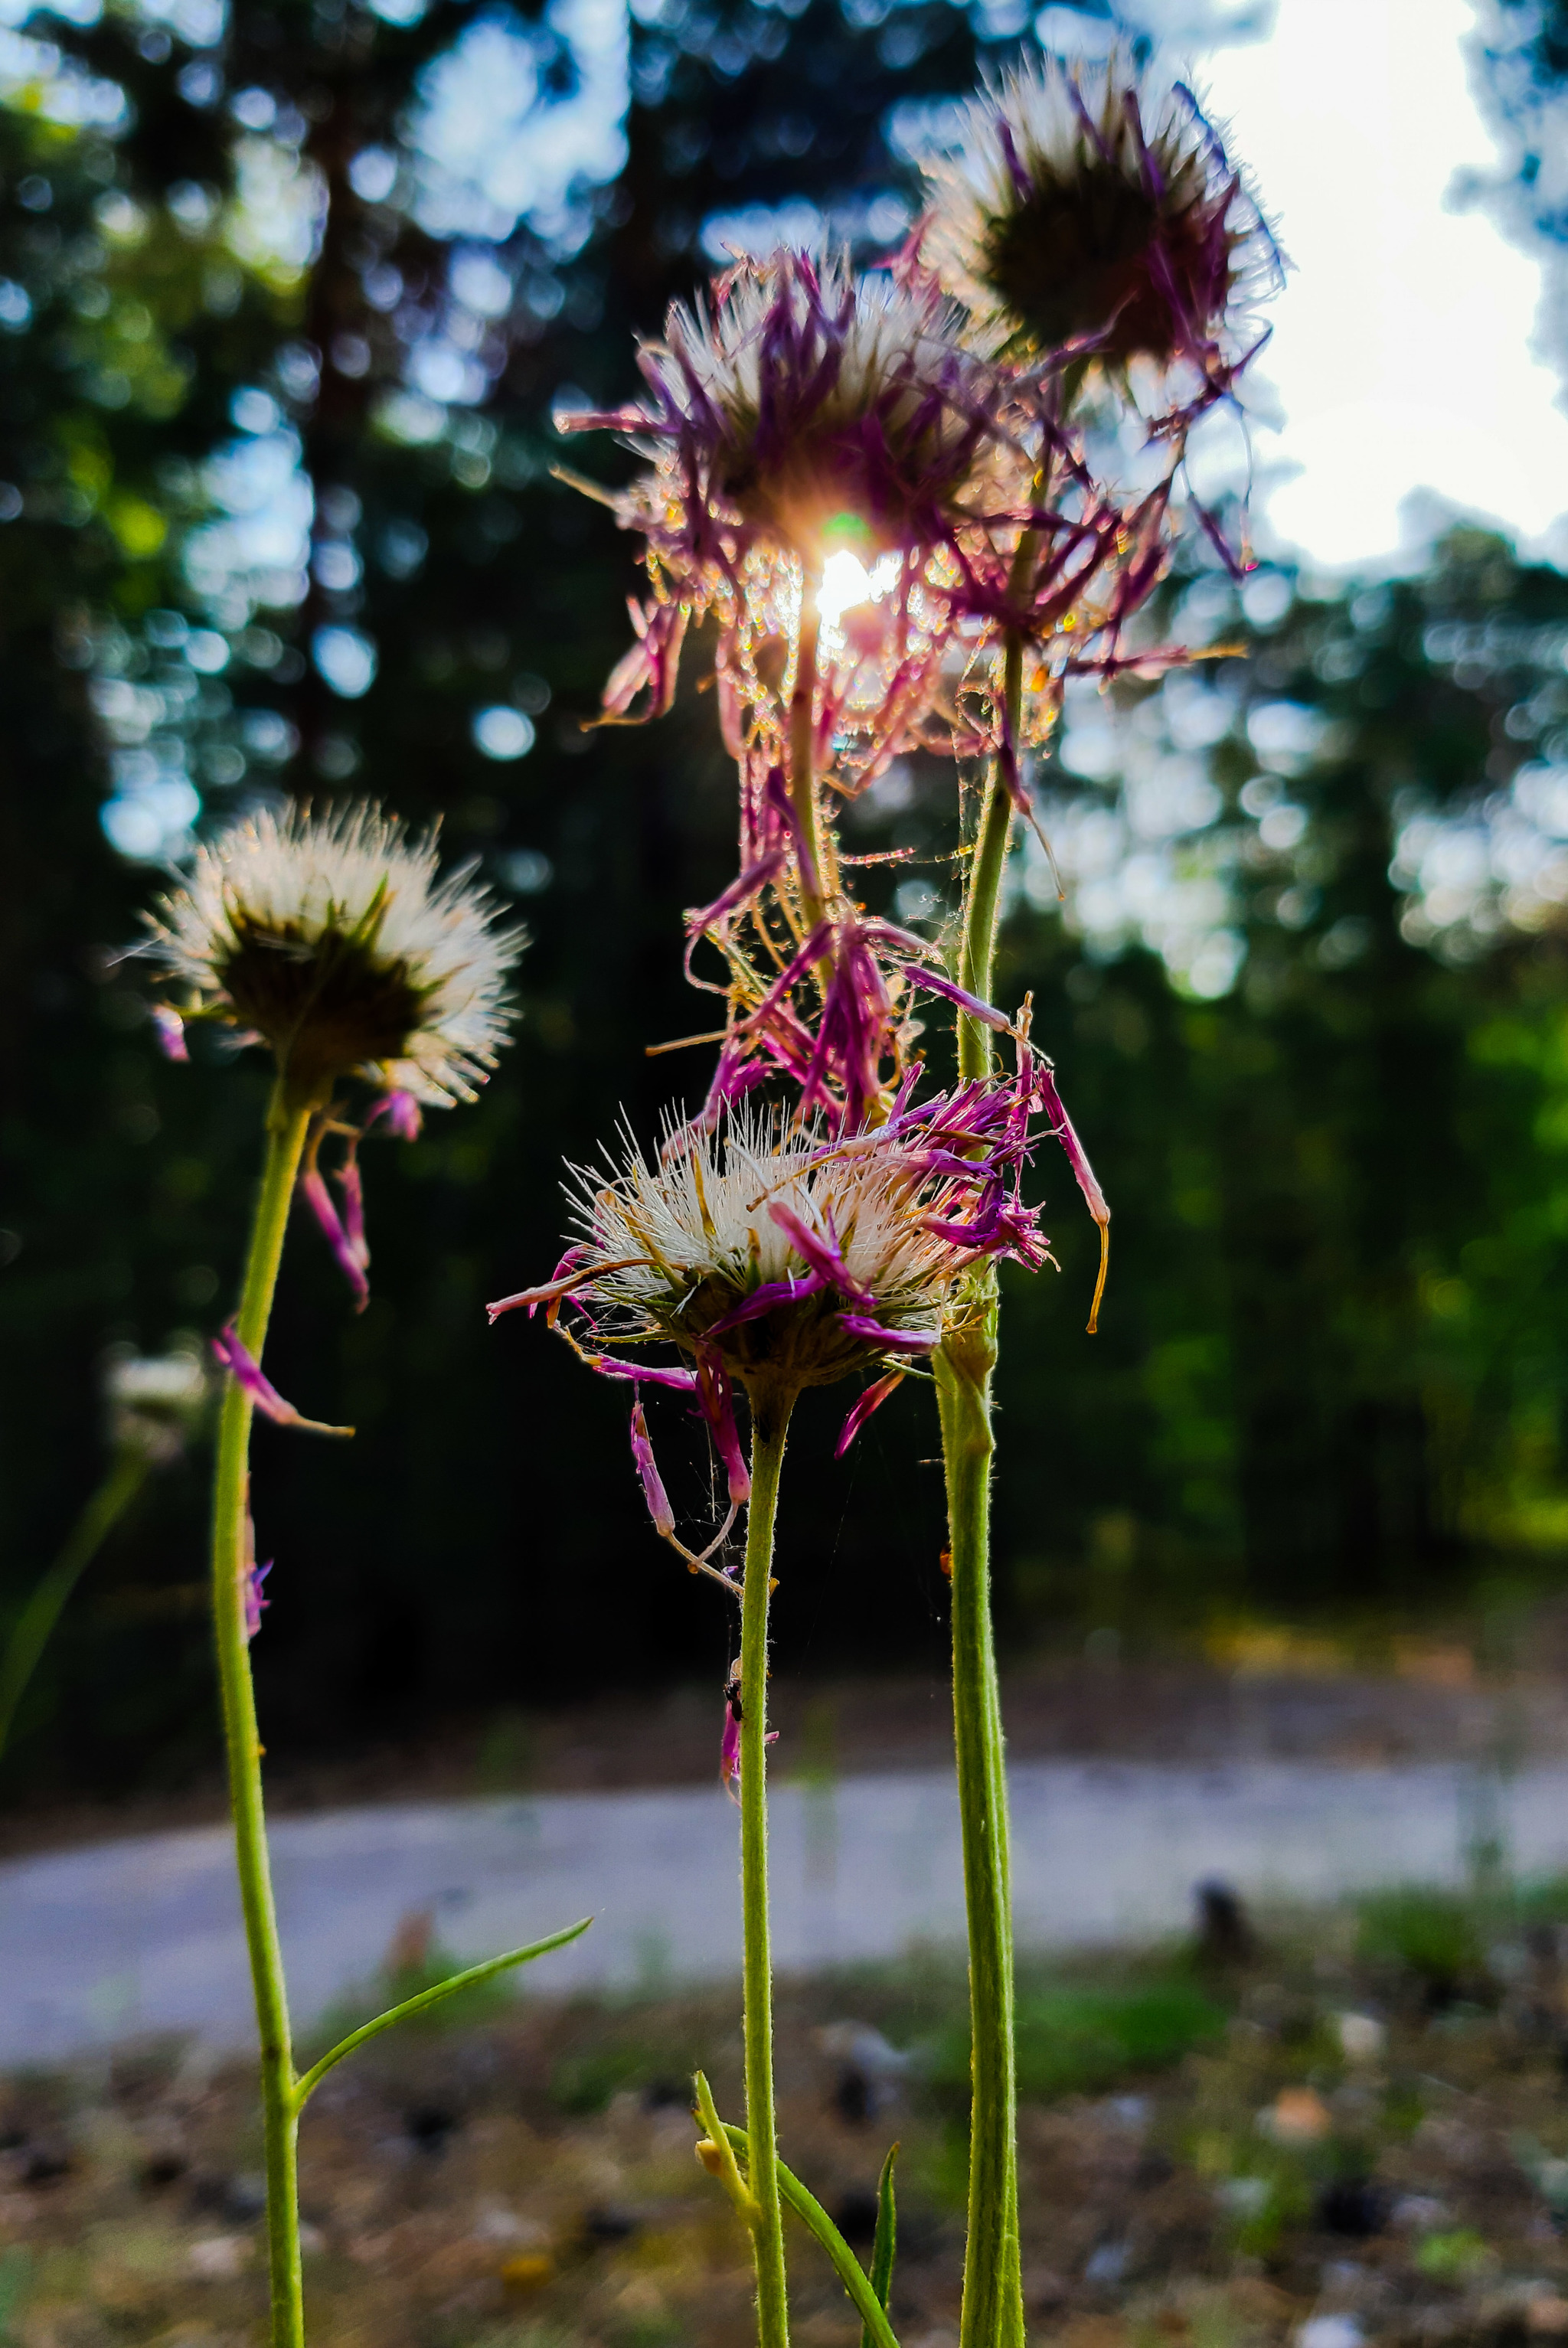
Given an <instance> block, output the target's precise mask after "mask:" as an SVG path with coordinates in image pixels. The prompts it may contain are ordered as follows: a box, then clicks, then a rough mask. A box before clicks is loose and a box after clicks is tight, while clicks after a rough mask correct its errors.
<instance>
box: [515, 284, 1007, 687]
mask: <svg viewBox="0 0 1568 2348" xmlns="http://www.w3.org/2000/svg"><path fill="white" fill-rule="evenodd" d="M955 323H956V321H955V315H954V314H952V313H951V312H950V305H949V304H947V303H946V301H945V300H944V297H943V295H942V294H941V293H939V291H938V290H937V288H936V287H935V285H934V284H930V283H928V284H924V285H921V286H904V285H900V284H898V283H894V281H893V280H892V278H891V277H889V276H887V275H885V274H872V275H869V276H861V277H857V276H855V275H854V274H853V273H851V270H850V269H849V267H848V265H847V263H845V262H843V261H842V260H840V259H830V260H828V261H826V262H824V263H821V264H820V265H819V264H818V263H814V262H812V261H810V260H809V259H808V258H807V257H806V256H805V255H804V254H801V253H797V252H777V253H775V254H774V255H773V256H772V257H771V258H770V259H769V260H768V261H765V262H753V261H747V262H742V263H738V265H737V267H736V268H734V269H733V270H731V271H730V272H729V273H727V275H726V276H724V277H721V278H720V279H718V280H717V283H716V285H715V287H714V291H713V294H712V297H711V300H710V301H707V302H705V301H702V300H701V299H699V300H698V302H697V303H696V304H695V305H694V306H692V307H690V308H687V307H686V306H685V305H684V304H676V305H674V306H673V307H672V308H671V310H670V312H669V314H668V316H667V318H666V320H665V339H664V341H663V342H659V343H647V344H645V345H644V346H643V348H642V351H641V352H640V354H639V364H640V366H641V368H642V372H643V375H644V377H645V382H646V385H647V389H646V391H645V395H644V396H643V398H642V399H641V400H640V401H638V402H636V403H634V404H633V405H632V406H629V407H624V408H616V409H611V410H607V411H603V412H596V413H593V414H589V415H563V416H562V417H560V418H559V419H558V420H559V422H560V425H561V427H562V429H565V430H575V431H581V430H584V429H591V428H609V429H613V430H616V431H620V432H624V433H628V434H630V435H632V436H633V438H634V445H635V446H636V447H637V448H640V449H641V450H643V451H644V453H645V454H646V455H647V456H649V457H650V458H652V468H651V469H650V470H649V471H648V472H647V473H645V475H643V476H642V477H641V479H639V480H637V481H636V482H634V484H633V486H632V487H631V489H628V490H626V491H625V492H624V493H623V494H622V495H621V496H619V497H617V498H615V499H613V502H614V505H615V508H616V510H617V512H618V513H619V516H620V519H621V520H622V522H623V524H624V527H626V528H627V529H630V530H635V531H637V532H639V533H640V534H641V535H642V536H643V537H644V538H645V541H646V555H647V564H648V570H649V573H650V577H651V580H652V582H653V585H654V589H655V596H654V601H653V602H652V603H651V604H650V605H649V606H647V607H646V608H645V609H644V608H640V607H634V614H633V616H634V623H635V624H636V628H637V633H638V642H637V644H635V645H634V647H633V649H632V651H631V652H630V653H629V654H627V656H626V658H625V660H624V662H623V663H622V664H621V666H620V668H619V669H618V670H617V671H616V673H615V675H614V677H613V678H612V679H611V681H610V685H609V686H608V687H607V689H606V693H605V702H606V705H607V707H609V708H610V709H611V710H612V711H613V712H620V711H624V710H625V709H627V708H629V707H630V706H631V705H632V703H633V702H634V700H635V698H636V696H637V695H638V694H639V693H641V692H642V691H644V690H645V689H647V691H648V693H649V698H650V705H651V706H652V707H653V708H654V709H655V710H656V709H661V708H665V707H667V706H668V704H669V699H670V695H671V694H672V692H673V690H674V682H675V664H676V661H677V660H678V657H679V651H680V643H681V639H682V637H683V636H684V633H685V631H686V623H687V621H688V619H689V618H691V617H692V616H694V615H700V614H701V613H704V612H706V611H707V610H710V609H713V610H716V611H717V614H718V617H719V622H720V628H721V633H722V635H723V637H724V640H725V641H724V644H722V645H721V651H720V667H721V671H724V670H725V669H726V668H728V669H730V671H731V673H732V678H733V679H734V680H735V681H738V684H739V685H740V688H741V689H742V691H745V692H748V693H750V694H756V693H758V692H766V691H767V690H768V689H769V685H771V686H772V688H773V689H775V690H776V689H777V688H778V686H779V684H780V683H781V681H782V678H781V674H780V675H779V676H778V677H774V678H771V679H769V678H767V677H761V676H759V675H758V671H757V670H756V669H755V668H754V667H753V665H752V664H751V661H750V659H749V657H746V658H743V659H741V660H739V661H734V660H733V659H732V658H731V657H730V655H731V654H732V652H733V648H734V645H735V644H736V642H737V641H739V642H741V643H743V644H745V646H746V647H747V650H748V654H749V652H750V650H751V649H753V648H755V647H756V646H757V645H766V644H768V643H769V641H770V640H777V641H778V642H779V644H780V646H782V645H783V644H784V642H785V640H786V639H788V638H789V636H791V635H792V634H793V633H794V631H795V629H796V628H797V626H798V624H799V613H800V600H801V595H802V592H808V593H810V594H811V595H812V597H813V599H814V598H815V595H816V592H817V587H818V585H819V584H820V581H821V578H822V574H823V572H824V571H825V570H826V568H827V566H828V565H829V563H830V561H833V560H834V559H835V557H837V558H838V559H840V560H841V561H842V559H843V558H845V557H849V556H853V557H854V558H855V560H856V561H857V562H859V561H860V560H861V558H862V557H863V558H864V559H865V561H874V560H875V558H877V557H879V556H881V557H888V556H894V557H898V558H901V559H902V560H903V562H904V564H905V567H906V571H907V577H906V580H905V582H904V592H902V593H901V594H900V595H899V596H895V598H894V602H895V604H897V605H898V606H899V608H900V609H901V611H902V610H903V607H904V606H905V605H906V604H908V603H909V600H910V597H911V596H912V595H913V596H915V597H916V598H918V591H919V582H920V577H921V572H922V569H923V562H924V561H925V558H927V557H928V556H933V555H934V554H936V553H937V552H938V551H940V550H942V549H944V548H946V547H949V546H951V545H952V544H953V543H954V541H955V539H957V538H960V537H961V536H962V535H963V534H964V532H965V530H967V529H968V528H970V527H971V526H972V525H974V524H975V523H976V522H983V521H985V520H986V519H987V517H989V516H990V515H992V514H994V513H995V512H997V511H1008V510H1011V507H1012V506H1013V505H1015V504H1016V499H1017V496H1018V494H1019V491H1020V488H1021V486H1023V477H1022V471H1021V467H1020V465H1019V463H1018V460H1017V458H1016V453H1015V452H1014V451H1013V449H1012V446H1011V443H1010V441H1009V439H1008V437H1007V435H1006V431H1005V430H1004V428H1003V427H1002V424H1001V421H1000V403H999V401H998V398H997V396H996V386H995V381H994V379H993V378H992V376H991V375H990V373H989V371H988V370H987V369H986V368H985V367H984V366H982V365H981V364H980V363H979V362H978V361H977V360H976V359H975V357H974V356H973V355H971V354H969V353H968V352H966V351H965V350H964V349H963V348H962V347H961V346H960V345H959V343H958V340H957V337H956V335H955V334H954V324H955ZM912 563H913V568H910V567H909V566H910V565H911V564H912ZM849 600H850V601H851V602H852V601H853V600H854V597H853V595H852V593H851V596H850V598H849ZM841 607H842V595H841V591H840V592H839V594H838V595H837V596H835V594H834V593H833V592H831V591H830V594H829V598H828V603H827V606H826V607H825V608H826V609H827V611H828V613H830V615H831V613H833V612H834V610H835V609H838V608H841ZM915 616H916V618H918V613H916V614H915ZM763 667H764V669H766V667H767V662H766V659H765V660H764V663H763Z"/></svg>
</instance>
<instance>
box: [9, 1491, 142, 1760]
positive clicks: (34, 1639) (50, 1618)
mask: <svg viewBox="0 0 1568 2348" xmlns="http://www.w3.org/2000/svg"><path fill="white" fill-rule="evenodd" d="M150 1464H151V1463H150V1460H149V1458H148V1457H147V1454H146V1452H145V1451H143V1450H141V1449H139V1448H138V1447H136V1446H135V1445H133V1444H127V1445H126V1446H124V1447H123V1448H122V1449H121V1450H120V1451H119V1453H118V1455H117V1456H116V1457H115V1460H114V1463H113V1465H112V1466H111V1467H110V1468H109V1471H108V1475H107V1476H106V1477H105V1478H104V1479H103V1482H102V1483H101V1484H100V1485H99V1486H98V1490H97V1491H96V1492H95V1493H94V1494H93V1496H92V1498H91V1499H90V1500H89V1501H88V1504H87V1506H86V1508H85V1509H83V1510H82V1512H81V1515H80V1516H79V1517H78V1518H77V1521H76V1523H75V1524H74V1525H73V1526H72V1528H71V1530H70V1533H69V1535H68V1537H67V1540H66V1545H65V1547H64V1548H63V1549H62V1550H61V1551H60V1553H59V1555H58V1557H57V1559H56V1560H55V1562H54V1563H53V1565H52V1566H50V1568H49V1570H48V1571H47V1572H46V1574H45V1575H44V1577H43V1579H42V1581H40V1582H39V1583H38V1585H37V1588H36V1590H35V1591H34V1592H33V1594H32V1596H31V1597H30V1598H29V1599H28V1601H27V1603H26V1606H24V1607H23V1609H22V1612H21V1613H20V1614H19V1615H18V1616H17V1618H16V1626H15V1630H14V1631H13V1632H12V1633H11V1636H10V1638H9V1639H8V1641H7V1642H6V1645H5V1659H4V1661H0V1753H4V1752H5V1747H6V1746H7V1745H8V1744H9V1742H10V1738H11V1726H12V1723H13V1722H14V1721H15V1717H16V1707H17V1705H18V1704H20V1703H21V1701H22V1698H23V1696H24V1695H25V1694H26V1692H27V1684H28V1682H29V1681H30V1680H31V1678H32V1676H33V1673H34V1671H35V1669H36V1665H37V1661H38V1658H39V1656H40V1655H41V1654H42V1653H43V1652H44V1649H45V1647H46V1645H47V1644H48V1641H49V1634H50V1632H52V1631H53V1629H54V1627H55V1625H56V1623H57V1622H58V1621H59V1619H60V1616H61V1614H62V1613H63V1612H64V1611H65V1606H66V1601H67V1599H68V1598H69V1596H70V1594H71V1592H72V1591H73V1590H74V1589H75V1588H76V1586H77V1582H78V1581H80V1580H81V1578H82V1576H83V1574H84V1573H85V1572H86V1571H87V1570H88V1566H89V1565H90V1564H91V1563H92V1561H93V1560H94V1558H95V1557H96V1556H97V1555H98V1550H100V1549H101V1548H102V1546H103V1544H104V1541H105V1540H107V1539H108V1534H109V1532H110V1530H111V1529H112V1528H113V1526H114V1525H115V1524H116V1523H117V1522H118V1521H119V1518H120V1517H121V1516H122V1515H123V1514H124V1512H125V1510H126V1509H128V1508H129V1506H130V1504H131V1502H132V1500H134V1499H135V1498H136V1496H137V1494H138V1492H139V1491H140V1489H141V1488H142V1486H143V1484H144V1483H145V1482H146V1481H147V1471H148V1468H149V1467H150Z"/></svg>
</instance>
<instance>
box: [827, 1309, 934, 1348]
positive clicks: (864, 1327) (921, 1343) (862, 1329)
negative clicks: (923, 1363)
mask: <svg viewBox="0 0 1568 2348" xmlns="http://www.w3.org/2000/svg"><path fill="white" fill-rule="evenodd" d="M839 1326H840V1328H841V1329H847V1330H848V1331H849V1333H850V1334H851V1337H862V1338H864V1340H865V1342H866V1344H868V1345H885V1346H886V1347H887V1350H888V1352H889V1353H890V1354H934V1352H935V1351H936V1348H937V1346H938V1345H939V1344H941V1342H942V1341H941V1339H940V1338H939V1337H930V1336H927V1335H926V1334H924V1332H923V1331H922V1330H919V1329H889V1328H886V1327H884V1325H883V1324H882V1322H880V1321H873V1320H872V1317H871V1315H870V1314H869V1313H840V1315H839Z"/></svg>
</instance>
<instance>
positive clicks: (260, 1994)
mask: <svg viewBox="0 0 1568 2348" xmlns="http://www.w3.org/2000/svg"><path fill="white" fill-rule="evenodd" d="M309 1117H310V1112H309V1109H308V1107H294V1106H293V1105H292V1104H291V1103H289V1102H288V1101H286V1100H285V1099H284V1096H283V1091H282V1087H281V1086H280V1087H279V1090H278V1091H277V1092H276V1093H275V1094H274V1096H273V1106H272V1109H271V1111H270V1113H269V1116H268V1119H267V1154H266V1160H265V1164H264V1166H263V1172H262V1185H261V1189H260V1192H259V1193H258V1195H257V1199H256V1207H255V1214H254V1218H253V1221H252V1225H251V1243H250V1251H249V1253H248V1255H247V1257H246V1260H245V1279H244V1286H243V1289H242V1292H241V1297H240V1310H239V1314H238V1319H237V1323H236V1325H237V1331H238V1335H239V1339H240V1343H241V1344H242V1345H243V1346H244V1348H245V1350H246V1352H247V1353H248V1354H250V1355H251V1357H252V1359H253V1360H254V1361H258V1362H259V1361H260V1360H261V1357H262V1349H263V1346H264V1344H266V1336H267V1323H268V1320H269V1318H270V1317H271V1313H272V1307H273V1290H274V1288H275V1287H276V1285H277V1277H278V1263H279V1260H280V1258H281V1257H282V1254H283V1246H284V1231H285V1229H286V1228H287V1224H288V1216H289V1205H290V1202H291V1200H292V1199H293V1197H294V1179H295V1177H296V1176H297V1174H298V1172H299V1164H300V1157H301V1154H302V1152H303V1150H304V1138H305V1128H306V1125H307V1124H308V1122H309ZM251 1416H252V1402H251V1397H250V1395H248V1394H247V1393H246V1392H245V1389H244V1387H243V1386H242V1385H241V1384H240V1382H239V1380H238V1379H237V1378H231V1379H230V1380H229V1381H228V1384H227V1386H226V1389H225V1391H224V1395H223V1409H222V1416H221V1418H220V1420H219V1424H218V1465H217V1473H216V1477H215V1480H214V1487H213V1500H212V1622H213V1628H214V1632H215V1633H216V1639H217V1648H218V1678H219V1683H220V1684H221V1686H222V1694H223V1735H224V1742H225V1745H226V1746H227V1751H228V1761H229V1805H230V1807H231V1809H232V1812H233V1818H234V1849H235V1857H236V1859H237V1861H238V1865H239V1871H240V1900H241V1905H242V1909H243V1910H244V1918H245V1941H246V1945H247V1947H248V1949H249V1951H250V1958H251V1980H252V1983H253V1988H254V1992H255V2000H256V2024H257V2029H258V2032H259V2034H260V2036H261V2042H262V2113H263V2123H264V2127H265V2132H266V2171H267V2250H268V2263H269V2271H270V2279H271V2284H272V2309H273V2348H304V2285H303V2281H302V2278H301V2274H300V2250H299V2199H298V2168H297V2138H298V2133H299V2102H298V2097H297V2095H296V2092H295V2088H296V2083H295V2079H294V2048H293V2044H292V2043H291V2040H290V2035H289V2010H288V1993H287V1990H286V1987H285V1985H284V1961H283V1952H282V1950H281V1948H280V1947H279V1945H278V1926H277V1914H276V1910H275V1909H274V1907H273V1883H272V1870H271V1869H270V1867H269V1865H268V1861H267V1828H266V1817H265V1813H264V1811H263V1806H262V1744H261V1738H260V1736H259V1735H258V1733H257V1727H256V1698H255V1690H254V1688H253V1684H252V1681H251V1651H250V1642H249V1640H248V1639H247V1637H246V1635H245V1587H244V1577H245V1569H246V1555H247V1542H246V1525H247V1517H248V1511H249V1487H250V1469H249V1461H250V1448H251Z"/></svg>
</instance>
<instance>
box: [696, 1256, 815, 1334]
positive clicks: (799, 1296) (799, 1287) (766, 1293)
mask: <svg viewBox="0 0 1568 2348" xmlns="http://www.w3.org/2000/svg"><path fill="white" fill-rule="evenodd" d="M827 1285H828V1282H826V1280H824V1279H823V1277H822V1274H821V1273H820V1272H808V1273H807V1274H806V1277H805V1279H804V1280H765V1281H764V1282H763V1283H762V1285H761V1287H760V1288H754V1289H753V1290H752V1292H751V1293H750V1295H749V1296H748V1297H744V1298H743V1299H742V1300H741V1302H740V1303H738V1304H732V1305H731V1306H730V1308H729V1311H728V1312H727V1313H720V1314H719V1316H718V1319H717V1321H712V1322H710V1323H708V1327H707V1334H708V1335H709V1336H710V1337H722V1336H723V1335H724V1333H725V1331H726V1330H727V1329H738V1327H739V1326H740V1323H742V1322H743V1321H755V1320H756V1319H757V1317H758V1314H759V1313H771V1312H773V1311H774V1310H775V1309H776V1307H778V1306H779V1305H780V1304H798V1303H800V1302H801V1301H802V1300H803V1299H804V1298H806V1297H808V1296H817V1295H820V1292H821V1291H822V1290H823V1289H824V1288H826V1287H827Z"/></svg>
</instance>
